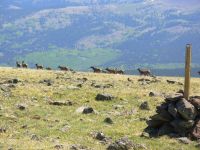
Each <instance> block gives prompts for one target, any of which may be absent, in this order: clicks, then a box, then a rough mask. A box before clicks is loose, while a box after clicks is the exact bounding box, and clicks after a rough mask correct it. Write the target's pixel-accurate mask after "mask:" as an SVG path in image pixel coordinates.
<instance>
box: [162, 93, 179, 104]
mask: <svg viewBox="0 0 200 150" xmlns="http://www.w3.org/2000/svg"><path fill="white" fill-rule="evenodd" d="M182 98H183V94H181V93H176V94H170V95H167V96H165V101H166V102H175V101H178V100H180V99H182Z"/></svg>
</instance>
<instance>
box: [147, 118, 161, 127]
mask: <svg viewBox="0 0 200 150" xmlns="http://www.w3.org/2000/svg"><path fill="white" fill-rule="evenodd" d="M146 123H147V125H148V127H152V128H159V127H161V126H162V125H163V124H164V123H165V122H164V121H160V120H148V121H146Z"/></svg>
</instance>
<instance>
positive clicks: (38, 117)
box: [31, 115, 41, 120]
mask: <svg viewBox="0 0 200 150" xmlns="http://www.w3.org/2000/svg"><path fill="white" fill-rule="evenodd" d="M31 119H35V120H40V119H41V117H40V116H39V115H34V116H32V117H31Z"/></svg>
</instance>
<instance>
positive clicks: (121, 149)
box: [107, 137, 135, 150]
mask: <svg viewBox="0 0 200 150" xmlns="http://www.w3.org/2000/svg"><path fill="white" fill-rule="evenodd" d="M134 146H135V144H134V143H133V142H132V141H131V140H129V139H128V138H127V137H123V138H121V139H119V140H117V141H115V142H114V143H112V144H110V145H109V146H108V147H107V150H129V149H131V148H133V147H134Z"/></svg>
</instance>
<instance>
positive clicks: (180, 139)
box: [177, 137, 191, 144]
mask: <svg viewBox="0 0 200 150" xmlns="http://www.w3.org/2000/svg"><path fill="white" fill-rule="evenodd" d="M177 140H178V141H179V142H181V143H184V144H190V143H191V141H190V140H189V139H188V138H187V137H180V138H177Z"/></svg>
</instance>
